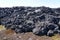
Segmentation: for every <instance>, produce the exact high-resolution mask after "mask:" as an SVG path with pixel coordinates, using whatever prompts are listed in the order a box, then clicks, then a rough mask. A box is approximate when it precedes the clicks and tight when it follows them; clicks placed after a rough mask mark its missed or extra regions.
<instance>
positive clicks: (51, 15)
mask: <svg viewBox="0 0 60 40" xmlns="http://www.w3.org/2000/svg"><path fill="white" fill-rule="evenodd" d="M0 24H1V25H5V27H6V29H12V30H14V31H15V32H16V33H25V32H33V33H34V34H36V35H47V36H52V35H54V34H56V33H60V8H49V7H12V8H0Z"/></svg>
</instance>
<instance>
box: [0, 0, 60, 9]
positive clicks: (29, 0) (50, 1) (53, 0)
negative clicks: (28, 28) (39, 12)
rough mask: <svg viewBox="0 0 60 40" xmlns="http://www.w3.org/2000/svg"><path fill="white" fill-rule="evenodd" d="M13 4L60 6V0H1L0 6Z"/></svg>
mask: <svg viewBox="0 0 60 40" xmlns="http://www.w3.org/2000/svg"><path fill="white" fill-rule="evenodd" d="M13 6H32V7H39V6H47V7H51V8H56V7H60V0H0V7H13Z"/></svg>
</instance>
